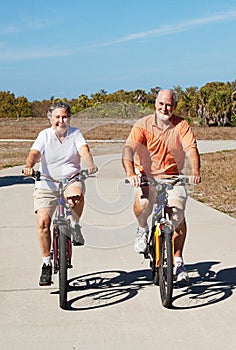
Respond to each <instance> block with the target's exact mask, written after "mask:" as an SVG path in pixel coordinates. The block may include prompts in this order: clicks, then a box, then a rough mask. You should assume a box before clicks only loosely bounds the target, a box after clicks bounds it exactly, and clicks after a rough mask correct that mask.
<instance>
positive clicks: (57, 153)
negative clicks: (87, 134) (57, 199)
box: [31, 127, 87, 190]
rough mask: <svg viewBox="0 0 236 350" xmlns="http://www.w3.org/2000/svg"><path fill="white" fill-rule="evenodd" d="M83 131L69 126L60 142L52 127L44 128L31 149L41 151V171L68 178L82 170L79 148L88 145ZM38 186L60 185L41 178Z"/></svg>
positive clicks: (52, 175) (58, 177)
mask: <svg viewBox="0 0 236 350" xmlns="http://www.w3.org/2000/svg"><path fill="white" fill-rule="evenodd" d="M86 144H87V142H86V140H85V139H84V137H83V135H82V133H81V131H80V130H79V129H78V128H72V127H69V128H68V130H67V134H66V137H65V138H64V140H63V141H62V142H60V141H59V140H58V138H57V136H56V134H55V130H54V129H53V128H52V127H51V128H48V129H44V130H42V131H41V132H40V133H39V134H38V136H37V138H36V140H35V141H34V143H33V145H32V147H31V149H35V150H37V151H39V152H40V153H41V159H40V165H39V171H40V172H42V173H43V174H46V175H50V176H51V177H53V178H54V179H60V178H66V177H68V176H71V175H73V174H74V173H75V172H77V171H79V170H80V155H79V153H78V151H79V148H80V147H81V146H83V145H86ZM35 187H36V188H44V189H50V190H56V189H57V187H58V185H57V184H56V183H54V182H52V181H46V180H43V178H42V180H40V181H36V182H35Z"/></svg>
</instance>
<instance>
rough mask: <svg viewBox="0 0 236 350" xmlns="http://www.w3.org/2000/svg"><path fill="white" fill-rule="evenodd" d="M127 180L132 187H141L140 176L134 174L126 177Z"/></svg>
mask: <svg viewBox="0 0 236 350" xmlns="http://www.w3.org/2000/svg"><path fill="white" fill-rule="evenodd" d="M127 179H128V180H129V182H130V184H131V186H133V187H139V186H140V185H141V176H140V174H134V175H131V176H128V177H127Z"/></svg>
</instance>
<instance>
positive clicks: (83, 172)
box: [22, 169, 89, 183]
mask: <svg viewBox="0 0 236 350" xmlns="http://www.w3.org/2000/svg"><path fill="white" fill-rule="evenodd" d="M22 173H24V171H23V170H22ZM42 176H43V177H45V178H46V179H48V180H51V181H53V182H57V183H60V182H61V179H54V178H53V177H51V176H50V175H46V174H43V173H41V172H40V171H38V170H34V169H33V173H32V175H30V177H33V178H35V180H36V181H40V180H41V177H42ZM75 177H78V178H79V180H85V179H87V178H88V177H89V174H88V170H87V169H83V170H80V171H78V172H76V173H75V174H73V175H71V176H69V177H67V178H65V179H66V180H67V181H71V180H72V179H74V178H75Z"/></svg>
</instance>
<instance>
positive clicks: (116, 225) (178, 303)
mask: <svg viewBox="0 0 236 350" xmlns="http://www.w3.org/2000/svg"><path fill="white" fill-rule="evenodd" d="M96 163H97V165H98V167H99V173H98V177H96V178H91V179H88V181H87V192H86V199H87V202H86V207H85V210H84V214H83V218H82V226H83V233H84V236H85V238H86V246H84V247H75V248H74V251H73V253H74V256H73V265H74V267H73V269H71V270H70V291H69V295H68V299H69V303H68V304H69V310H67V311H63V310H61V309H60V308H59V307H58V288H57V286H58V280H57V275H56V276H54V284H53V285H52V286H51V287H46V288H40V287H39V286H38V278H39V272H40V271H39V269H40V264H41V257H40V252H39V248H38V242H37V236H36V225H35V217H34V215H33V213H32V207H33V203H32V191H33V183H32V182H31V181H29V180H27V181H25V180H24V179H23V177H22V176H21V167H14V168H11V169H4V170H2V171H0V201H1V223H0V241H1V245H0V256H1V267H0V293H1V294H0V295H1V298H0V310H1V320H0V330H1V335H0V349H3V350H12V349H14V350H21V349H22V350H28V349H35V350H37V349H38V350H41V349H44V350H49V349H57V350H60V349H63V350H67V349H68V350H72V349H80V350H91V349H94V350H100V349H102V350H108V349H109V350H110V349H112V350H121V349H122V350H126V349H127V350H139V349H140V350H141V349H155V350H158V349H161V350H172V349H173V350H176V349H183V350H185V349H186V350H187V349H188V350H189V349H191V350H195V349H199V347H201V349H203V350H205V349H206V350H218V349H225V350H230V349H232V350H233V349H235V347H236V334H235V322H236V308H235V303H236V296H235V292H234V289H235V285H236V267H235V266H236V265H235V264H236V249H235V232H236V220H235V219H233V218H231V217H229V216H227V215H225V214H222V213H220V212H218V211H216V210H214V209H212V208H209V207H207V206H205V205H203V204H201V203H198V202H196V201H194V200H192V199H189V201H188V206H187V221H188V227H189V234H188V238H187V242H186V250H185V262H186V265H187V268H188V271H189V275H190V284H189V285H185V286H182V287H179V288H176V289H175V290H174V303H173V304H174V308H173V309H172V310H167V309H165V308H163V307H162V305H161V302H160V296H159V288H158V287H156V286H154V285H152V281H151V272H150V269H149V263H148V261H147V260H145V261H143V259H142V256H140V255H138V254H136V253H135V252H134V249H133V241H134V238H135V231H136V222H135V219H134V216H133V213H132V201H133V191H132V189H131V188H130V187H129V185H125V184H124V177H125V174H124V172H123V170H122V167H121V159H120V155H109V156H99V157H96Z"/></svg>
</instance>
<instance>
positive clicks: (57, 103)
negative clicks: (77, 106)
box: [47, 101, 72, 119]
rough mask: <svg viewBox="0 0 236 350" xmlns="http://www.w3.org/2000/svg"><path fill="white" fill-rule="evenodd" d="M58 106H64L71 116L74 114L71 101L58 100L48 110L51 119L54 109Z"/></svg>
mask: <svg viewBox="0 0 236 350" xmlns="http://www.w3.org/2000/svg"><path fill="white" fill-rule="evenodd" d="M56 108H63V109H65V110H66V112H67V114H68V116H69V117H71V116H72V113H71V109H70V105H69V103H67V102H63V101H58V102H54V103H53V104H52V105H51V106H50V107H49V108H48V112H47V117H48V119H51V117H52V112H53V111H54V109H56Z"/></svg>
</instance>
